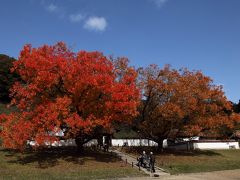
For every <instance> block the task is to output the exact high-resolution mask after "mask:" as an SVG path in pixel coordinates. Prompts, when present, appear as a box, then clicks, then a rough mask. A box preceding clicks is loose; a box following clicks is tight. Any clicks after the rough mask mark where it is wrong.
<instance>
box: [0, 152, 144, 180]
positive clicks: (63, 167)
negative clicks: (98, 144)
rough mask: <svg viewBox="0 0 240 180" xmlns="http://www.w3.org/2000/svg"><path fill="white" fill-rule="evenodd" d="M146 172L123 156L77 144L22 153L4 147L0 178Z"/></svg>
mask: <svg viewBox="0 0 240 180" xmlns="http://www.w3.org/2000/svg"><path fill="white" fill-rule="evenodd" d="M131 176H144V174H143V173H142V172H139V171H138V170H137V169H135V168H134V169H133V168H132V167H131V166H129V165H126V164H125V163H124V162H123V161H121V160H120V159H119V158H117V157H115V156H113V155H111V154H109V153H108V154H107V153H102V152H96V151H90V150H87V151H85V153H84V155H79V153H77V152H76V150H75V149H74V148H68V149H59V148H58V149H46V150H41V151H38V152H25V153H23V154H22V153H19V152H14V151H8V150H4V149H0V179H24V180H25V179H114V178H118V177H131Z"/></svg>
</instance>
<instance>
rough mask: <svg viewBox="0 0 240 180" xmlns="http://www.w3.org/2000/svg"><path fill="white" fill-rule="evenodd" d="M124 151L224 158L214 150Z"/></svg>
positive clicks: (128, 148)
mask: <svg viewBox="0 0 240 180" xmlns="http://www.w3.org/2000/svg"><path fill="white" fill-rule="evenodd" d="M122 151H124V152H126V153H132V154H136V155H139V154H141V153H142V151H146V153H147V154H148V153H149V152H150V151H152V152H153V153H154V154H155V155H160V156H161V155H163V156H164V155H174V156H201V155H205V156H222V154H220V153H218V152H216V151H212V150H189V151H187V150H173V149H164V150H163V151H161V152H159V151H158V150H157V148H156V147H143V146H142V147H124V148H122Z"/></svg>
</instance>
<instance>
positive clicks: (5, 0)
mask: <svg viewBox="0 0 240 180" xmlns="http://www.w3.org/2000/svg"><path fill="white" fill-rule="evenodd" d="M0 22H1V26H0V53H3V54H7V55H9V56H13V57H18V55H19V52H20V50H21V49H22V47H23V45H24V44H26V43H30V44H32V45H33V46H34V47H37V46H40V45H43V44H54V43H56V42H58V41H64V42H66V43H67V44H68V45H69V46H70V47H71V48H73V50H74V51H77V50H80V49H84V50H89V51H93V50H99V51H102V52H103V53H104V54H105V55H114V56H115V57H117V56H126V57H128V58H129V59H130V61H131V64H132V65H134V66H136V67H140V66H147V65H148V64H158V65H159V66H163V65H164V64H171V65H172V67H173V68H181V67H187V68H189V69H190V70H202V71H203V72H204V74H206V75H208V76H211V77H212V78H213V79H214V82H215V84H221V85H223V86H224V91H225V92H226V95H227V97H228V98H229V100H231V101H234V102H238V99H240V80H239V78H238V77H239V72H240V71H239V69H240V1H239V0H1V6H0Z"/></svg>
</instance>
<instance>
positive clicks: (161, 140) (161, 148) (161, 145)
mask: <svg viewBox="0 0 240 180" xmlns="http://www.w3.org/2000/svg"><path fill="white" fill-rule="evenodd" d="M163 140H164V138H159V139H158V140H157V143H158V147H157V151H159V152H162V151H163Z"/></svg>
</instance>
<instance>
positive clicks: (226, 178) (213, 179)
mask: <svg viewBox="0 0 240 180" xmlns="http://www.w3.org/2000/svg"><path fill="white" fill-rule="evenodd" d="M128 179H129V180H144V179H146V180H148V179H162V180H240V169H236V170H226V171H214V172H205V173H189V174H180V175H171V176H160V177H159V178H154V177H138V178H137V177H136V178H123V179H122V180H128Z"/></svg>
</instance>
